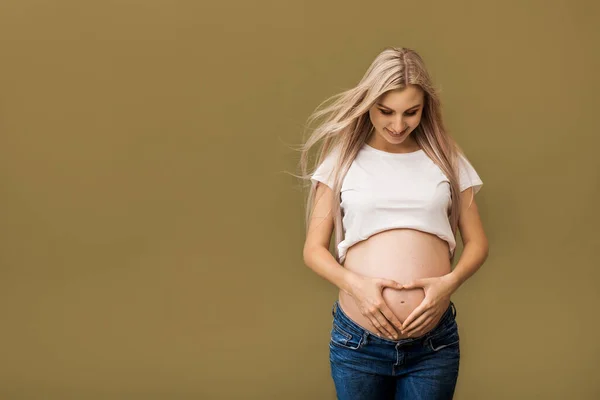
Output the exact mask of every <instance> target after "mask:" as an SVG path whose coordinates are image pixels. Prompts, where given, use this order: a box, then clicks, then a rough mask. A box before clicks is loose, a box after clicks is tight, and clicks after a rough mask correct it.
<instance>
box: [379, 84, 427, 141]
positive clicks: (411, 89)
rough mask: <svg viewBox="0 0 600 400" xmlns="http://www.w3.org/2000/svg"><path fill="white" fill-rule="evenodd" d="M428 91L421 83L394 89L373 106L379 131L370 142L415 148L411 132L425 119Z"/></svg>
mask: <svg viewBox="0 0 600 400" xmlns="http://www.w3.org/2000/svg"><path fill="white" fill-rule="evenodd" d="M423 102H424V93H423V90H422V89H421V88H420V87H419V86H415V85H408V86H407V87H405V88H404V89H397V90H391V91H389V92H386V93H385V94H383V95H381V96H380V97H379V99H378V100H377V101H376V102H375V104H374V105H373V107H371V108H370V109H369V117H370V119H371V123H372V124H373V126H374V127H375V134H374V135H372V136H371V138H370V139H369V142H370V143H369V144H370V145H371V146H373V147H375V148H379V149H380V150H389V151H394V150H398V149H402V150H412V149H414V148H415V146H416V143H417V142H416V141H415V140H414V138H412V137H410V133H411V132H412V131H413V130H414V129H415V128H416V127H417V126H418V125H419V123H420V122H421V115H422V114H423Z"/></svg>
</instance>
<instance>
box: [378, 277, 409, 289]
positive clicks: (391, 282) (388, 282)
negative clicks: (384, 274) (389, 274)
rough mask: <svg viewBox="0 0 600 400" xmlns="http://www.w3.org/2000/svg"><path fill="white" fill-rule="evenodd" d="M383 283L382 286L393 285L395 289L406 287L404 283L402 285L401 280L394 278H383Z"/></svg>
mask: <svg viewBox="0 0 600 400" xmlns="http://www.w3.org/2000/svg"><path fill="white" fill-rule="evenodd" d="M381 284H382V286H386V287H391V288H394V289H402V288H403V287H404V285H402V284H401V283H400V282H396V281H394V280H392V279H383V280H382V282H381Z"/></svg>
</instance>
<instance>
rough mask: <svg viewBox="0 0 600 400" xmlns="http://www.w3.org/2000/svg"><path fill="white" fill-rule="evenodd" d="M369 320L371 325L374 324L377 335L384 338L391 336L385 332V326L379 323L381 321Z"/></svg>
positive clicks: (373, 318)
mask: <svg viewBox="0 0 600 400" xmlns="http://www.w3.org/2000/svg"><path fill="white" fill-rule="evenodd" d="M369 320H370V321H371V324H373V326H374V327H375V329H376V331H377V333H379V335H380V336H383V337H388V336H389V333H388V332H387V331H386V330H385V328H384V327H383V325H381V323H380V322H379V320H378V319H377V318H375V317H372V318H370V319H369Z"/></svg>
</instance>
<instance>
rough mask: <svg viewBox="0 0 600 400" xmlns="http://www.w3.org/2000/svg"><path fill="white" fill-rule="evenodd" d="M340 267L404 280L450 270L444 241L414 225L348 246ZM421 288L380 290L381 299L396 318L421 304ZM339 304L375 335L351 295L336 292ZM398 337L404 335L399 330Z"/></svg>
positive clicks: (408, 313)
mask: <svg viewBox="0 0 600 400" xmlns="http://www.w3.org/2000/svg"><path fill="white" fill-rule="evenodd" d="M344 267H345V268H347V269H349V270H351V271H354V272H356V273H358V274H360V275H364V276H370V277H377V278H387V279H393V280H395V281H397V282H399V283H408V282H410V281H412V280H414V279H419V278H430V277H437V276H442V275H446V274H448V273H450V271H451V264H450V255H449V251H448V243H447V242H446V241H445V240H442V239H441V238H439V237H437V236H435V235H433V234H429V233H425V232H422V231H418V230H414V229H392V230H387V231H383V232H380V233H378V234H375V235H373V236H371V237H369V238H368V239H366V240H364V241H362V242H359V243H357V244H355V245H353V246H351V247H350V248H349V249H348V252H347V253H346V259H345V260H344ZM424 297H425V293H424V291H423V289H422V288H416V289H410V290H407V289H402V290H397V289H392V288H385V289H384V290H383V299H384V300H385V302H386V304H387V305H388V307H389V308H390V309H391V310H392V312H393V313H394V314H395V315H396V317H398V319H399V320H400V322H404V320H405V319H406V318H407V317H408V316H409V315H410V313H411V312H412V311H413V310H414V309H415V308H416V307H417V306H419V304H421V301H422V300H423V298H424ZM339 302H340V307H341V308H342V310H343V311H344V313H346V315H348V317H350V318H351V319H352V320H353V321H354V322H356V323H357V324H359V325H361V326H362V327H363V328H365V329H367V330H368V331H370V332H372V333H374V334H376V335H378V336H381V335H379V333H378V331H377V329H375V327H374V326H373V325H372V324H371V322H370V321H369V319H367V318H366V317H365V316H363V315H362V313H361V312H360V310H359V308H358V305H357V304H356V302H355V300H354V298H353V297H352V296H350V295H349V294H347V293H346V292H344V291H341V290H340V292H339ZM399 337H400V338H404V337H406V336H405V335H401V334H399Z"/></svg>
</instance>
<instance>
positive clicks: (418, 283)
mask: <svg viewBox="0 0 600 400" xmlns="http://www.w3.org/2000/svg"><path fill="white" fill-rule="evenodd" d="M417 287H423V283H422V282H421V280H420V279H415V280H414V281H412V282H408V283H405V284H404V289H414V288H417Z"/></svg>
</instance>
